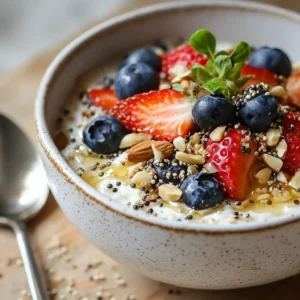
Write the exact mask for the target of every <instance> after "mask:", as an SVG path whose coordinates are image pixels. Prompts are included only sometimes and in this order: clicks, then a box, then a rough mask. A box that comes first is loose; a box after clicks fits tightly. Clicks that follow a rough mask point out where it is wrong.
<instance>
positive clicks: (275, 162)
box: [263, 154, 283, 172]
mask: <svg viewBox="0 0 300 300" xmlns="http://www.w3.org/2000/svg"><path fill="white" fill-rule="evenodd" d="M263 160H264V162H265V163H266V165H268V166H269V167H270V168H271V169H272V170H273V171H276V172H279V171H280V169H281V168H282V165H283V161H282V160H281V159H280V158H278V157H275V156H272V155H270V154H264V155H263Z"/></svg>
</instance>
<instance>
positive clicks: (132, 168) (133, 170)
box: [127, 162, 145, 178]
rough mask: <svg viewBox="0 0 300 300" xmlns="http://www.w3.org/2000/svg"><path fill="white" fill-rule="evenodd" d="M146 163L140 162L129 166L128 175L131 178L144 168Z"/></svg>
mask: <svg viewBox="0 0 300 300" xmlns="http://www.w3.org/2000/svg"><path fill="white" fill-rule="evenodd" d="M144 165H145V163H143V162H139V163H137V164H135V165H133V166H130V167H128V168H127V176H128V177H129V178H130V177H131V176H133V175H134V174H135V173H137V172H138V171H139V170H140V169H141V168H143V166H144Z"/></svg>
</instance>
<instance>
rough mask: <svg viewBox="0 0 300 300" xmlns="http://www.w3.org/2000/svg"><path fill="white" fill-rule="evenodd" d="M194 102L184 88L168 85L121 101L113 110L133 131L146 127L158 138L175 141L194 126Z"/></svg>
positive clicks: (147, 131) (146, 131) (146, 130)
mask: <svg viewBox="0 0 300 300" xmlns="http://www.w3.org/2000/svg"><path fill="white" fill-rule="evenodd" d="M192 106H193V103H192V102H191V101H190V100H189V99H188V98H187V97H185V96H184V95H183V94H182V93H181V92H178V91H175V90H168V89H165V90H160V91H151V92H148V93H143V94H138V95H135V96H134V97H130V98H128V99H126V100H122V101H119V102H118V103H117V105H116V106H115V107H113V108H112V109H111V110H110V114H111V115H113V116H115V117H117V118H119V119H120V121H121V122H122V123H123V124H124V125H125V126H126V127H127V129H129V130H130V131H143V132H144V133H148V134H151V135H152V136H153V137H154V138H155V139H157V140H167V141H173V140H174V139H175V138H176V137H178V136H186V135H187V134H188V133H190V132H192V131H193V130H194V126H195V125H194V123H193V120H192Z"/></svg>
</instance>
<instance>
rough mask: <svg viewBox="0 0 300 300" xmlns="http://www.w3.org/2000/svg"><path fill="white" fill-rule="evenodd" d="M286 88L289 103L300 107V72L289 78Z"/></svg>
mask: <svg viewBox="0 0 300 300" xmlns="http://www.w3.org/2000/svg"><path fill="white" fill-rule="evenodd" d="M286 89H287V93H288V97H289V103H290V104H293V105H296V106H298V107H300V73H297V74H294V75H292V76H290V77H289V78H288V80H287V84H286Z"/></svg>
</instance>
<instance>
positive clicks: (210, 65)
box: [206, 59, 215, 73]
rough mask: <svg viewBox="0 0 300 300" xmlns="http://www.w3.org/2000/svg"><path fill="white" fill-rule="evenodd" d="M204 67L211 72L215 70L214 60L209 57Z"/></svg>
mask: <svg viewBox="0 0 300 300" xmlns="http://www.w3.org/2000/svg"><path fill="white" fill-rule="evenodd" d="M206 69H207V70H208V71H209V72H210V73H213V72H214V71H215V67H214V61H213V60H212V59H209V60H208V61H207V63H206Z"/></svg>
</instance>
